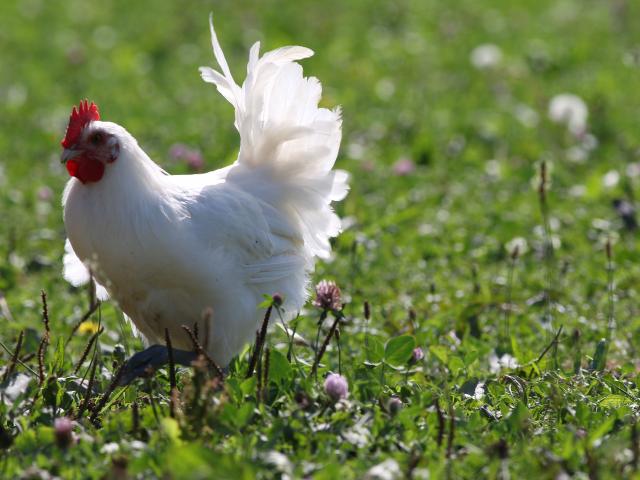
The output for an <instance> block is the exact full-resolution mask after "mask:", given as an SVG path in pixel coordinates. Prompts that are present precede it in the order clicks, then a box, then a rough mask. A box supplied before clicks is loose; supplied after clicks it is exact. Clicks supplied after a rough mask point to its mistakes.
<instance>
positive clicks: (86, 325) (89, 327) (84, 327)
mask: <svg viewBox="0 0 640 480" xmlns="http://www.w3.org/2000/svg"><path fill="white" fill-rule="evenodd" d="M99 328H100V326H99V325H98V324H97V323H96V322H94V321H92V320H87V321H86V322H82V323H81V324H80V326H79V327H78V333H79V334H80V335H87V334H88V335H93V334H94V333H96V332H97V331H98V329H99Z"/></svg>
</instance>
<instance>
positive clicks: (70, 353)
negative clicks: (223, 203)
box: [0, 0, 640, 479]
mask: <svg viewBox="0 0 640 480" xmlns="http://www.w3.org/2000/svg"><path fill="white" fill-rule="evenodd" d="M210 11H213V12H214V15H215V18H216V25H217V30H218V35H219V38H220V39H221V42H222V44H223V47H224V48H225V52H226V54H227V58H228V60H229V62H230V64H231V68H232V70H233V71H234V72H236V78H238V77H239V76H240V74H241V73H242V72H244V69H245V63H246V58H247V52H248V49H249V47H250V45H251V44H252V43H253V42H254V41H255V40H261V41H262V42H263V49H266V50H269V49H273V48H276V47H279V46H282V45H286V44H300V45H305V46H308V47H310V48H312V49H314V50H315V51H316V56H315V57H313V58H311V59H309V60H305V61H304V66H305V71H306V72H307V73H308V74H310V75H314V76H317V77H318V78H320V79H321V81H322V82H323V84H324V86H325V89H324V98H323V104H324V105H326V106H335V105H338V104H340V105H342V107H343V111H344V136H343V144H342V148H341V153H340V156H339V159H338V166H339V168H343V169H346V170H348V171H350V172H351V174H352V190H351V193H350V195H349V196H348V198H347V199H346V200H345V201H344V202H342V203H341V204H340V205H339V206H338V211H339V213H340V215H341V216H342V217H343V218H344V221H345V231H344V233H343V234H342V235H341V236H340V237H339V238H338V239H337V240H336V241H335V244H334V249H335V256H334V257H333V258H332V259H331V261H329V262H324V263H319V264H318V266H317V269H316V274H315V277H314V282H315V281H318V280H320V279H331V280H334V281H335V282H336V283H337V284H338V285H339V286H340V288H341V290H342V296H343V301H344V304H345V305H344V309H343V311H342V315H343V317H344V318H343V320H342V321H341V323H340V326H339V331H340V335H339V344H340V351H338V343H337V342H336V339H333V340H332V341H331V342H330V345H329V347H328V349H327V352H326V354H325V356H324V357H323V359H322V365H321V366H320V368H319V370H318V375H317V377H318V378H317V380H316V378H315V376H314V375H312V374H311V363H312V362H313V358H314V352H313V349H312V348H310V347H309V346H303V345H296V346H295V347H294V350H293V352H294V355H293V356H292V357H291V361H289V360H288V359H287V352H288V350H289V346H288V343H287V337H286V335H285V334H284V332H283V331H282V329H280V328H277V326H276V327H275V328H273V329H272V331H271V332H270V334H269V336H268V337H267V341H266V346H267V348H268V350H269V352H270V353H269V361H268V362H266V357H267V355H266V353H265V354H264V355H263V361H262V362H261V376H260V379H258V377H257V376H256V375H254V376H253V377H252V378H249V379H245V377H246V372H247V368H248V359H249V356H250V354H251V351H250V349H249V348H247V349H246V351H245V352H243V354H241V355H240V356H239V357H238V359H237V360H236V361H234V363H232V365H231V367H230V373H229V375H228V377H227V378H226V379H225V382H224V385H222V386H221V385H219V384H217V382H216V381H214V380H212V379H211V378H210V374H209V373H208V372H207V371H206V369H196V371H195V373H192V372H191V371H190V370H189V369H183V370H179V372H178V393H177V394H175V395H174V402H173V403H174V410H175V412H174V413H175V415H174V417H172V416H171V415H170V413H171V407H170V403H171V402H170V396H169V394H168V392H169V375H168V372H167V371H166V370H160V371H159V372H158V373H157V375H156V376H155V377H153V378H151V379H148V380H139V381H137V382H135V383H134V384H132V385H131V386H130V387H128V388H127V389H120V388H118V389H116V390H115V391H113V392H112V393H111V395H110V396H109V398H105V397H103V396H102V395H103V394H104V393H105V392H107V390H108V387H109V384H110V383H111V378H112V375H113V373H114V372H115V371H116V370H117V368H118V365H119V364H120V363H121V362H122V359H123V358H124V357H126V356H128V355H130V354H131V353H132V352H134V351H136V350H139V349H140V348H141V347H142V345H141V342H140V340H138V339H136V338H135V337H134V336H133V335H132V332H131V329H130V327H129V326H128V325H127V324H126V323H125V322H124V321H123V319H122V315H121V313H120V312H119V310H118V309H117V307H116V306H115V305H114V304H113V303H104V304H102V305H101V306H100V307H99V308H98V309H97V310H96V311H95V312H94V313H93V314H91V315H90V316H89V317H88V318H87V320H86V321H85V322H83V324H82V325H81V326H80V327H79V328H78V329H77V330H76V331H75V332H74V326H75V325H77V324H78V322H79V321H80V320H81V319H82V318H83V315H84V314H85V312H87V310H88V293H87V291H86V290H78V289H74V288H72V287H70V286H69V285H68V284H67V283H66V282H65V281H63V280H62V278H61V262H62V260H61V259H62V252H63V244H64V229H63V225H62V220H61V207H60V201H59V198H60V196H61V192H62V189H63V186H64V183H65V181H66V172H65V171H64V168H63V167H62V166H61V165H60V163H59V161H58V159H59V154H60V149H59V140H60V138H61V137H62V135H63V132H64V128H65V124H66V120H67V118H68V114H69V110H70V107H71V106H72V105H73V104H75V103H77V102H78V100H79V99H80V98H85V97H86V98H89V99H91V100H94V101H95V102H96V103H98V104H99V105H100V107H101V112H102V115H103V118H105V119H108V120H112V121H115V122H117V123H120V124H122V125H124V126H125V127H126V128H127V129H128V130H129V131H130V132H132V133H133V134H134V136H136V137H137V139H138V140H139V141H140V143H141V144H142V146H143V147H144V149H145V150H146V151H147V152H148V153H149V154H150V156H151V157H152V158H154V159H155V160H156V161H157V162H159V163H160V164H161V165H162V166H163V167H165V168H166V169H167V170H169V171H171V172H173V173H178V172H180V173H187V172H189V171H190V170H193V169H213V168H217V167H220V166H222V165H226V164H228V163H230V162H231V161H232V160H233V159H234V157H235V155H236V153H237V145H238V141H237V134H236V132H235V130H234V128H233V116H232V109H231V107H230V106H229V105H228V104H227V103H226V101H225V100H224V99H223V98H222V97H221V96H220V95H219V94H218V93H217V92H216V91H215V89H213V88H212V87H211V86H210V85H206V84H204V83H202V81H201V80H200V78H199V75H198V73H197V67H198V66H200V65H212V64H213V62H214V61H213V58H212V55H211V52H210V47H209V37H208V35H209V33H208V28H207V15H208V14H209V12H210ZM0 18H2V22H1V23H2V28H1V29H0V49H1V51H2V62H1V63H0V105H1V106H0V112H1V114H0V239H1V240H0V290H1V291H2V293H3V297H2V300H1V301H0V340H1V341H2V345H3V348H4V347H6V349H3V350H2V351H0V364H1V365H2V369H3V372H4V373H2V377H1V378H0V381H1V382H2V383H1V384H0V391H1V392H2V395H3V399H2V400H1V401H0V426H1V429H0V449H1V450H2V453H1V454H0V477H2V478H17V477H19V476H20V475H24V476H25V477H28V478H49V477H47V476H46V472H49V474H50V475H51V476H59V477H62V478H101V477H103V476H104V475H112V476H113V477H115V478H121V477H122V476H123V475H124V474H125V472H128V474H129V475H131V476H132V477H135V478H149V477H164V478H256V477H257V478H274V477H275V478H278V477H281V478H287V477H289V478H302V477H309V478H316V479H323V478H327V479H333V478H336V477H337V476H340V478H344V479H350V478H362V477H363V476H364V475H365V474H368V475H369V478H406V477H411V476H413V478H427V477H429V476H430V478H443V477H445V476H447V477H449V478H497V477H500V478H508V477H509V476H511V477H512V478H571V477H573V478H623V477H627V478H632V477H634V476H637V475H638V473H637V468H638V463H639V457H640V440H639V434H638V430H637V426H636V421H637V410H638V401H639V398H640V388H639V381H640V377H639V376H638V358H639V356H638V348H639V347H640V343H639V342H640V320H639V318H640V317H639V312H640V308H639V305H638V299H639V291H638V281H639V279H640V262H638V240H637V239H638V233H637V231H636V226H635V223H634V218H633V215H634V202H635V196H636V192H637V190H638V182H640V130H639V128H638V115H639V113H638V110H639V106H640V89H638V88H637V87H638V78H639V75H640V24H639V21H638V19H639V18H640V4H639V3H638V2H633V1H630V0H615V1H611V2H600V1H596V0H561V1H556V0H553V1H552V0H527V1H521V2H513V1H507V0H486V1H479V0H456V1H452V2H440V1H437V0H427V1H425V0H420V1H418V0H416V1H410V0H406V1H399V2H366V1H362V0H356V1H350V2H342V1H338V0H328V1H324V2H286V1H275V0H268V1H265V2H260V3H259V6H256V5H255V4H251V3H249V2H246V1H240V2H236V1H220V2H205V1H194V2H189V3H186V4H183V3H180V2H169V1H165V2H146V1H144V2H128V1H124V0H122V1H102V2H91V3H89V2H80V1H68V2H48V1H43V0H20V1H13V0H11V1H3V2H0ZM491 45H493V46H491ZM478 47H481V48H479V49H478ZM496 47H497V48H496ZM563 93H571V94H574V95H577V96H578V97H580V98H581V99H582V100H583V101H584V105H586V108H587V110H588V116H587V117H585V115H584V113H585V112H584V111H583V109H582V104H581V103H580V102H579V101H578V100H576V99H575V98H572V97H569V98H567V97H564V100H565V103H564V104H562V103H560V104H558V103H556V105H555V109H554V112H552V113H553V115H555V116H556V120H560V121H557V122H554V121H553V119H552V118H550V116H549V113H550V112H549V108H550V102H551V101H552V99H553V98H554V97H556V96H557V95H559V94H563ZM556 100H557V101H560V102H562V101H563V97H561V98H560V99H559V100H558V99H556ZM563 108H567V109H569V110H568V111H569V112H572V113H571V115H572V116H571V117H570V119H569V118H568V117H564V120H566V121H564V122H563V121H562V118H560V117H562V113H563V111H564V110H563ZM559 110H562V111H559ZM565 113H566V111H565ZM185 149H186V150H185ZM200 152H202V153H201V154H200ZM201 164H202V165H201ZM41 291H44V292H46V297H47V305H48V317H49V328H50V333H49V334H46V333H45V326H44V324H43V315H42V303H41ZM265 293H272V292H265ZM365 301H368V303H369V306H370V315H369V317H370V318H369V319H368V320H367V319H366V318H365V313H364V303H365ZM320 316H321V310H320V309H318V308H315V307H313V306H312V305H311V304H309V306H308V309H307V310H306V311H304V312H302V315H301V316H300V317H299V319H298V321H297V331H298V333H299V334H300V335H301V336H302V337H304V338H305V339H307V340H308V342H309V344H311V345H312V346H313V344H314V342H315V337H316V327H317V324H318V320H319V318H320ZM332 319H333V316H332V315H331V314H329V315H328V318H327V319H326V320H325V322H324V323H323V326H322V329H321V330H322V331H321V335H320V338H321V339H322V338H324V337H325V335H326V334H327V332H328V329H329V326H330V325H331V324H332ZM275 323H277V322H275ZM99 326H101V327H103V328H104V331H103V332H102V334H101V335H99V337H98V340H97V341H95V342H94V343H93V344H92V345H90V348H87V345H88V343H89V341H90V338H92V335H93V334H95V333H96V332H97V331H98V328H100V327H99ZM19 338H21V349H20V353H19V358H21V359H22V361H21V362H13V361H11V357H12V354H13V352H14V350H15V349H16V346H17V344H18V342H19V340H18V339H19ZM43 338H44V339H45V341H44V342H43ZM47 339H48V341H47ZM414 347H420V348H421V349H422V351H423V352H424V358H422V359H416V360H415V361H412V360H411V355H412V350H413V348H414ZM39 351H40V352H41V354H42V355H41V356H42V357H43V358H42V360H41V361H40V362H39V361H38V352H39ZM85 351H86V353H87V355H86V357H83V352H85ZM296 359H297V360H296ZM39 363H40V365H39ZM77 366H78V368H76V367H77ZM329 371H333V372H338V371H341V373H342V375H344V376H345V377H346V379H347V381H348V383H349V390H350V394H349V396H348V398H347V399H346V400H342V401H340V402H338V403H334V402H333V401H332V400H331V398H330V397H329V396H328V395H327V394H326V392H325V390H324V385H323V379H324V377H325V376H326V375H327V373H328V372H329ZM265 372H267V373H265ZM83 378H84V379H85V380H84V381H82V379H83ZM88 378H92V379H93V380H92V382H91V383H92V385H91V388H88V386H87V379H88ZM103 398H105V400H104V401H103V400H102V399H103ZM62 417H69V418H74V419H76V418H77V423H75V424H73V425H71V428H72V430H73V432H72V437H73V438H69V436H68V432H67V431H65V425H64V421H62V420H58V423H57V431H56V430H54V420H55V419H56V418H58V419H60V418H62ZM90 417H93V422H92V421H91V419H90ZM367 472H368V473H367ZM29 475H31V476H29ZM384 475H387V476H384ZM394 475H395V476H394Z"/></svg>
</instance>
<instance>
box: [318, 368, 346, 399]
mask: <svg viewBox="0 0 640 480" xmlns="http://www.w3.org/2000/svg"><path fill="white" fill-rule="evenodd" d="M324 391H325V393H326V394H327V395H328V396H329V398H331V400H333V401H334V402H337V401H339V400H342V399H344V398H347V396H348V395H349V384H348V383H347V379H346V378H344V377H343V376H342V375H339V374H337V373H330V374H329V375H328V376H327V378H326V379H325V381H324Z"/></svg>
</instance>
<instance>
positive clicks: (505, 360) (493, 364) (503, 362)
mask: <svg viewBox="0 0 640 480" xmlns="http://www.w3.org/2000/svg"><path fill="white" fill-rule="evenodd" d="M518 366H519V365H518V360H516V358H515V357H513V356H511V355H509V354H508V353H505V354H503V355H502V356H501V357H498V356H497V355H496V354H495V353H493V352H492V353H491V355H489V370H490V371H491V373H500V371H501V370H510V369H513V368H518Z"/></svg>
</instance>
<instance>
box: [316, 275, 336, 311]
mask: <svg viewBox="0 0 640 480" xmlns="http://www.w3.org/2000/svg"><path fill="white" fill-rule="evenodd" d="M313 304H314V305H315V306H316V307H319V308H322V309H325V310H340V309H341V308H342V301H341V298H340V288H338V286H337V285H336V284H335V282H332V281H327V280H322V281H321V282H319V283H318V284H317V285H316V298H315V300H314V301H313Z"/></svg>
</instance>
